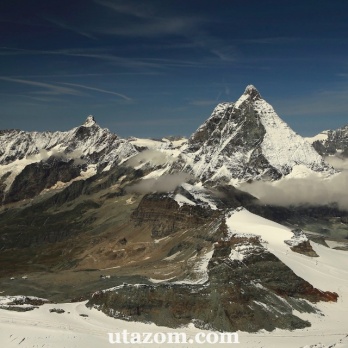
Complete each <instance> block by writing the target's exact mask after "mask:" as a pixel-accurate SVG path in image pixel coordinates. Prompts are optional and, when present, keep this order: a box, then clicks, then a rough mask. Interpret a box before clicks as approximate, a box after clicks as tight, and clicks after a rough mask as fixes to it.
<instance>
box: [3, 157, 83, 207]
mask: <svg viewBox="0 0 348 348" xmlns="http://www.w3.org/2000/svg"><path fill="white" fill-rule="evenodd" d="M80 171H81V168H79V167H78V166H75V165H74V161H73V160H71V161H69V162H64V161H59V160H56V159H53V160H52V161H49V162H39V163H32V164H29V165H27V166H26V167H25V168H24V169H23V170H22V171H21V172H20V173H19V174H18V175H17V176H16V178H15V180H14V181H13V183H12V185H11V189H10V190H9V191H8V193H7V194H6V196H4V200H3V203H4V204H6V203H11V202H17V201H20V200H22V199H26V198H32V197H35V196H36V195H38V194H39V193H40V192H41V191H42V190H44V189H45V188H49V187H51V186H53V185H54V184H55V183H56V182H57V181H61V182H68V181H70V180H72V179H74V178H76V177H78V176H79V175H80Z"/></svg>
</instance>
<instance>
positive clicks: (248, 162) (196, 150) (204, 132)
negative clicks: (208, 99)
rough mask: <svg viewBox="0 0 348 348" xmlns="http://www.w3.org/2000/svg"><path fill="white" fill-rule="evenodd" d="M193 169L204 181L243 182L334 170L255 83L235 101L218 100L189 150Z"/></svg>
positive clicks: (186, 154) (187, 159)
mask: <svg viewBox="0 0 348 348" xmlns="http://www.w3.org/2000/svg"><path fill="white" fill-rule="evenodd" d="M183 158H185V165H184V168H183V170H185V171H189V172H190V173H192V174H193V175H195V176H196V177H198V178H200V179H201V180H202V181H224V182H228V183H230V184H238V183H241V182H245V181H249V180H261V179H262V180H277V179H280V178H281V177H284V176H286V175H288V174H290V173H292V172H293V169H294V168H297V169H299V168H300V169H299V171H301V172H302V173H303V172H307V173H311V172H324V171H327V172H328V173H329V172H330V170H332V169H331V168H330V167H329V166H328V165H327V164H326V163H325V162H324V161H323V159H322V157H321V156H320V155H318V153H317V152H316V151H315V150H314V149H313V147H312V146H311V145H310V144H309V143H308V142H307V141H306V140H305V139H304V138H302V137H301V136H300V135H298V134H296V133H295V132H294V131H293V130H292V129H291V128H290V127H289V126H288V125H287V124H286V123H285V122H284V121H283V120H281V118H280V117H279V116H278V115H277V113H276V112H275V111H274V109H273V107H272V106H271V105H270V104H268V103H267V102H266V101H265V100H264V99H262V97H261V95H260V93H259V92H258V90H257V89H256V88H255V87H254V86H253V85H249V86H247V87H246V89H245V92H244V93H243V94H242V96H241V97H240V98H239V99H238V100H237V101H236V102H235V103H231V102H227V103H220V104H218V105H217V106H216V107H215V109H214V111H213V113H212V115H211V116H210V118H209V119H208V120H207V121H206V122H205V123H204V124H203V125H202V126H200V127H199V128H198V129H197V131H196V132H195V133H193V135H192V136H191V137H190V139H189V141H188V145H187V147H186V149H185V150H184V153H183Z"/></svg>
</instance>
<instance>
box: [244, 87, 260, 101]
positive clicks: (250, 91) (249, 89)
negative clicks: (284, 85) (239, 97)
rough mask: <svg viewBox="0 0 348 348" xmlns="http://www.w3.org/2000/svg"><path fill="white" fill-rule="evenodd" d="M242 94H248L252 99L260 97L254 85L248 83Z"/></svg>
mask: <svg viewBox="0 0 348 348" xmlns="http://www.w3.org/2000/svg"><path fill="white" fill-rule="evenodd" d="M244 95H250V97H251V98H252V99H253V100H257V99H261V94H260V93H259V91H258V90H257V89H256V87H255V86H253V85H249V86H247V88H246V89H245V91H244Z"/></svg>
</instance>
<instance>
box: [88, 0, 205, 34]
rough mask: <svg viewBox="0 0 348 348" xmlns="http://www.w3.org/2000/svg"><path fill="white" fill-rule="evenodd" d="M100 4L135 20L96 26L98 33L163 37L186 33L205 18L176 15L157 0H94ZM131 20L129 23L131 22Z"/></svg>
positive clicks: (94, 28) (117, 13) (95, 29)
mask: <svg viewBox="0 0 348 348" xmlns="http://www.w3.org/2000/svg"><path fill="white" fill-rule="evenodd" d="M94 2H95V3H96V4H98V5H101V6H103V7H106V8H107V9H109V10H112V11H113V12H114V13H115V14H116V15H119V16H127V17H128V20H132V17H133V21H132V22H131V23H132V24H131V25H126V26H125V25H122V21H120V24H117V22H113V23H112V24H111V23H109V24H107V23H103V25H99V26H96V25H95V26H94V27H93V30H94V31H95V32H96V33H101V34H107V35H117V36H128V37H136V36H138V37H160V36H164V35H171V34H174V35H183V34H186V33H188V32H190V31H192V30H193V29H195V28H196V27H197V26H198V25H199V24H200V23H201V21H202V18H200V17H199V16H193V15H185V14H183V13H180V14H175V13H174V12H171V11H170V10H168V6H162V7H161V6H159V4H158V3H157V4H156V5H155V4H154V3H149V2H139V1H137V2H135V1H133V2H132V1H127V2H120V1H107V0H94ZM128 23H129V22H128Z"/></svg>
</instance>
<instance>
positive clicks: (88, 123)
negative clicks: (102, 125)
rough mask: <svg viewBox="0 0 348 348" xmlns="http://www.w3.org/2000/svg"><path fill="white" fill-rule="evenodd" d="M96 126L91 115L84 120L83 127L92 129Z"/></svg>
mask: <svg viewBox="0 0 348 348" xmlns="http://www.w3.org/2000/svg"><path fill="white" fill-rule="evenodd" d="M95 124H96V122H95V119H94V117H93V116H92V115H89V116H88V117H87V118H86V121H85V123H84V124H83V126H84V127H92V126H94V125H95Z"/></svg>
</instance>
